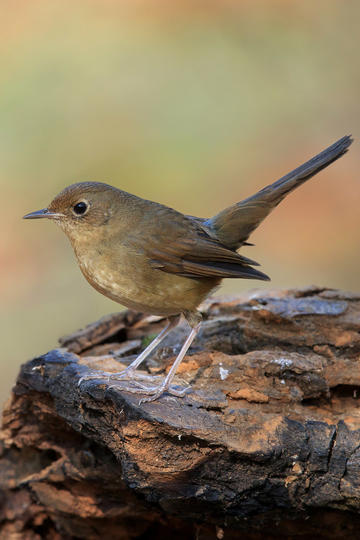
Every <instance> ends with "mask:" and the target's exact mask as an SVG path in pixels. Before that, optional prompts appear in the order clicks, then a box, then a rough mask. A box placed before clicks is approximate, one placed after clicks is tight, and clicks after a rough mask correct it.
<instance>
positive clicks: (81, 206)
mask: <svg viewBox="0 0 360 540" xmlns="http://www.w3.org/2000/svg"><path fill="white" fill-rule="evenodd" d="M87 209H88V205H87V204H86V202H84V201H81V202H78V203H77V204H75V206H74V207H73V211H74V214H76V215H77V216H82V215H84V214H85V212H86V211H87Z"/></svg>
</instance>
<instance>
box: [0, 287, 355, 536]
mask: <svg viewBox="0 0 360 540" xmlns="http://www.w3.org/2000/svg"><path fill="white" fill-rule="evenodd" d="M204 314H205V317H206V320H205V322H204V324H203V327H202V330H201V332H200V335H199V338H198V339H197V340H196V342H194V345H193V347H192V348H191V351H190V354H189V355H188V356H187V357H186V358H185V360H184V362H183V364H182V365H181V366H180V369H179V373H178V375H177V380H178V381H179V383H181V382H182V383H183V382H184V381H185V382H186V383H188V384H190V385H191V389H190V391H188V392H187V394H186V395H185V397H183V398H176V397H174V396H170V395H164V396H162V397H161V398H160V399H159V400H157V401H154V402H150V403H143V404H141V405H139V395H136V394H131V393H129V392H126V391H124V390H123V389H122V384H123V383H122V382H118V383H116V384H115V385H114V383H113V382H112V383H111V384H109V383H108V382H107V380H106V379H104V378H101V376H99V378H98V379H93V380H87V381H83V382H82V383H81V384H80V386H79V385H78V382H79V379H80V378H81V377H83V376H84V375H86V374H89V373H96V370H99V369H102V370H106V371H119V370H120V369H122V368H123V367H124V366H125V365H128V364H129V362H130V361H131V360H132V359H133V358H134V355H136V353H138V352H139V350H141V349H142V348H143V347H144V346H145V345H146V343H148V342H149V340H150V339H151V338H152V336H153V335H155V334H156V333H157V332H158V331H159V330H160V329H161V328H162V327H163V326H164V324H165V321H164V320H162V319H161V318H159V317H149V316H146V315H142V314H139V313H134V312H131V311H125V312H122V313H118V314H114V315H110V316H107V317H105V318H103V319H101V320H100V321H98V322H96V323H94V324H91V325H89V326H88V327H86V328H85V329H84V330H81V331H79V332H76V333H74V334H73V335H71V336H68V337H66V338H62V339H61V340H60V345H61V347H60V348H57V349H54V350H52V351H50V352H48V353H47V354H45V355H43V356H40V357H38V358H34V359H33V360H31V361H29V362H27V363H26V364H24V365H23V366H22V368H21V371H20V373H19V376H18V378H17V382H16V386H15V388H14V389H13V392H12V395H11V397H10V399H9V401H8V403H7V404H6V406H5V410H4V413H3V428H2V432H1V454H0V482H1V498H0V505H1V511H0V522H1V529H0V530H1V538H6V539H14V540H15V539H21V540H23V539H25V540H27V539H29V540H30V539H31V540H33V539H51V540H53V539H55V540H56V539H62V538H87V539H88V538H90V539H97V538H120V539H135V538H139V539H140V538H141V539H150V538H160V539H161V538H168V537H169V535H171V536H172V537H173V538H174V539H177V538H197V539H199V540H200V539H201V540H204V539H211V538H214V539H216V538H218V539H221V538H225V539H233V538H239V537H241V538H244V539H252V540H257V539H260V538H261V539H264V538H269V539H271V538H277V539H279V538H295V537H296V538H314V536H315V535H316V536H317V537H318V538H320V539H321V538H324V539H325V538H326V539H327V538H345V539H346V538H354V537H355V538H357V537H358V530H359V526H360V515H359V511H360V401H359V399H360V295H358V294H354V293H347V292H343V291H337V290H331V289H325V288H317V287H311V288H307V289H302V290H290V291H268V292H263V291H260V292H257V293H252V294H249V295H247V296H244V297H236V298H235V297H231V298H227V299H224V298H223V299H219V298H214V299H212V300H210V301H209V302H208V303H207V304H206V305H205V306H204ZM187 332H188V328H187V326H186V323H185V322H184V324H182V325H180V327H179V328H178V329H177V330H175V331H174V332H173V333H172V334H170V336H169V337H168V338H167V340H166V341H165V342H164V345H163V346H162V347H161V348H159V349H158V350H157V352H156V353H155V354H154V355H153V357H152V358H151V359H150V360H149V361H148V362H147V366H146V368H147V370H148V371H149V372H150V373H153V374H156V375H159V376H160V375H161V374H163V373H165V372H166V370H167V369H169V366H170V365H171V362H172V360H173V359H174V355H175V354H176V353H177V352H178V350H179V346H180V345H181V343H182V342H183V339H184V336H185V334H186V333H187Z"/></svg>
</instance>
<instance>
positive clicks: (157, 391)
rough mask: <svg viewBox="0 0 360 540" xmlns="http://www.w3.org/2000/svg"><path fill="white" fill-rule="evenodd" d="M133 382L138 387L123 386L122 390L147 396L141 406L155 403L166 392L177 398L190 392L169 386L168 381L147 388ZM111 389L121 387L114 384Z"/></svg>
mask: <svg viewBox="0 0 360 540" xmlns="http://www.w3.org/2000/svg"><path fill="white" fill-rule="evenodd" d="M153 380H154V379H153ZM133 382H134V383H135V384H136V387H134V386H123V385H121V390H123V391H125V392H131V393H132V394H145V395H146V397H143V398H141V399H140V401H139V405H141V404H142V403H147V402H149V401H155V400H156V399H158V398H159V397H160V396H162V395H163V394H164V393H165V392H167V393H168V394H171V395H173V396H176V397H184V395H185V394H186V392H187V391H188V390H189V388H188V387H187V388H179V387H178V386H172V385H168V384H166V381H164V382H163V383H162V384H160V385H159V386H146V385H144V384H142V383H141V382H139V381H133ZM109 388H119V387H118V386H117V385H115V384H114V385H111V386H109Z"/></svg>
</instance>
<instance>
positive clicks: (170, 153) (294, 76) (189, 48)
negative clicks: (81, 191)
mask: <svg viewBox="0 0 360 540" xmlns="http://www.w3.org/2000/svg"><path fill="white" fill-rule="evenodd" d="M1 12H2V14H1V20H0V36H1V38H0V41H1V51H0V62H1V92H0V114H1V122H0V137H1V145H0V152H1V161H0V162H1V168H0V170H1V172H0V182H1V199H0V200H1V212H0V219H1V231H2V232H1V241H0V242H1V243H0V247H1V265H0V273H1V276H0V277H1V279H0V290H1V314H0V317H1V318H0V323H1V324H0V328H1V333H2V337H1V345H2V366H1V370H2V377H1V381H0V401H1V402H3V401H4V399H6V397H7V396H8V394H9V389H10V387H11V384H12V383H13V380H14V378H15V375H16V373H17V371H18V369H19V364H20V363H22V362H24V361H25V360H27V359H29V358H30V357H31V356H34V355H36V354H41V353H44V352H46V351H47V350H48V349H50V348H53V347H54V346H56V345H57V338H58V337H59V336H61V335H63V334H65V333H69V332H71V331H73V330H75V329H77V328H78V327H82V326H84V325H85V324H87V323H89V322H91V321H93V320H95V319H97V318H99V317H101V316H102V315H104V314H106V313H109V312H112V311H116V310H118V309H119V306H118V305H116V304H115V303H113V302H111V301H110V300H107V299H106V298H104V297H103V296H101V295H100V294H98V293H97V292H96V291H95V290H93V289H91V287H90V286H89V285H88V284H87V283H86V282H85V280H84V279H83V277H82V276H81V274H80V271H79V269H78V268H77V266H76V264H75V262H74V257H73V254H72V251H71V249H70V246H69V245H68V243H67V240H66V238H65V236H64V235H63V234H62V233H61V231H60V230H58V229H57V228H56V227H54V226H53V225H52V224H51V223H48V222H44V221H41V222H40V221H39V222H25V221H22V220H21V216H22V215H23V214H25V213H27V212H29V211H32V210H37V209H39V208H42V207H44V206H46V205H47V204H48V203H49V202H50V200H51V199H52V198H53V196H55V195H56V194H57V193H58V192H59V191H60V190H61V189H62V188H63V187H65V186H66V185H68V184H70V183H72V182H77V181H81V180H101V181H106V182H108V183H111V184H113V185H115V186H117V187H119V188H122V189H124V190H127V191H130V192H133V193H135V194H137V195H140V196H143V197H145V198H149V199H152V200H156V201H159V202H162V203H165V204H168V205H170V206H173V207H175V208H176V209H178V210H180V211H183V212H185V213H189V214H193V215H198V216H210V215H212V214H214V213H216V212H218V211H219V210H220V209H222V208H224V207H226V206H228V205H230V204H232V203H234V202H235V201H238V200H240V199H242V198H244V197H246V196H248V195H250V194H252V193H253V192H255V191H256V190H258V189H259V188H261V187H263V186H264V185H266V184H268V183H270V182H272V181H273V180H275V179H277V178H278V177H280V176H282V175H283V174H285V173H287V172H288V171H289V170H291V169H293V168H294V167H296V166H297V165H299V164H300V163H302V162H303V161H305V160H306V159H308V158H310V157H311V156H312V155H314V154H315V153H317V152H319V151H320V150H322V149H323V148H325V147H326V146H327V145H329V144H331V143H332V142H334V141H335V140H336V139H337V138H339V137H341V136H342V135H345V134H348V133H353V135H354V137H355V143H354V144H353V146H352V148H351V149H350V152H349V154H347V155H346V156H345V157H343V158H342V159H341V160H340V161H338V162H337V163H335V164H334V165H332V166H331V167H330V168H329V169H327V170H326V171H324V172H321V173H320V174H319V176H317V177H316V178H314V179H312V180H311V181H310V182H309V183H308V184H306V186H304V187H302V188H300V190H299V191H296V192H295V194H293V195H291V196H289V198H287V199H286V201H285V202H283V203H282V204H281V206H280V207H279V208H278V209H276V210H275V211H274V213H273V214H272V215H271V216H270V217H269V218H268V219H267V220H266V222H265V223H264V224H263V226H262V227H261V228H260V229H259V230H258V231H256V233H255V234H254V235H253V236H252V240H253V241H254V242H255V243H256V247H253V248H247V249H246V250H244V254H245V255H248V256H250V257H251V258H254V259H255V260H258V261H259V262H261V263H262V268H263V269H264V271H265V272H266V273H268V274H270V276H271V277H272V280H273V281H272V284H271V286H272V287H298V286H304V285H308V284H312V283H314V284H318V285H326V286H330V287H339V288H345V289H352V290H358V291H359V277H358V272H359V262H360V253H359V240H360V238H359V237H360V233H359V223H360V217H359V206H360V183H359V178H358V170H359V166H360V158H359V142H358V138H359V129H358V126H359V107H360V105H359V103H360V64H359V52H358V51H359V45H360V43H359V21H360V4H359V2H358V1H347V2H343V1H342V0H318V1H317V2H314V1H313V0H311V1H309V0H301V1H298V2H296V1H295V2H288V1H285V0H283V1H280V0H278V1H269V0H263V1H259V0H251V1H250V0H249V1H240V0H239V1H235V0H234V1H230V0H218V1H211V0H207V1H203V2H202V1H183V0H181V1H180V0H179V1H175V0H171V1H168V2H166V1H165V0H163V1H160V0H159V1H155V0H154V1H151V0H143V1H136V0H131V1H130V0H129V1H117V2H115V1H107V0H98V1H96V0H82V1H81V0H79V1H77V2H69V1H66V0H52V1H51V2H48V1H46V0H37V1H33V2H28V1H25V0H18V1H16V2H13V1H11V2H10V1H5V2H3V3H2V10H1ZM262 286H263V285H262V284H259V282H251V281H241V280H237V281H235V280H234V281H231V280H228V281H227V282H225V283H224V287H223V289H222V292H227V293H228V292H232V291H238V292H241V291H243V290H245V289H248V288H253V287H262ZM264 286H265V287H266V286H269V285H266V284H265V285H264Z"/></svg>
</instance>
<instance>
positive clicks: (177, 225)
mask: <svg viewBox="0 0 360 540" xmlns="http://www.w3.org/2000/svg"><path fill="white" fill-rule="evenodd" d="M352 141H353V140H352V138H351V136H350V135H347V136H345V137H342V138H341V139H339V140H338V141H337V142H335V143H334V144H332V145H331V146H329V147H328V148H326V149H325V150H323V151H322V152H320V153H319V154H317V155H316V156H315V157H313V158H312V159H310V160H309V161H307V162H306V163H304V164H303V165H301V166H299V167H298V168H296V169H294V170H293V171H292V172H290V173H288V174H286V175H285V176H283V177H282V178H280V179H279V180H277V181H276V182H274V183H272V184H270V185H268V186H266V187H264V188H263V189H261V190H260V191H258V192H257V193H255V195H252V196H250V197H248V198H246V199H244V200H242V201H240V202H238V203H236V204H233V205H232V206H230V207H228V208H225V209H224V210H222V211H221V212H219V213H218V214H216V215H215V216H214V217H212V218H198V217H194V216H188V215H184V214H182V213H180V212H178V211H176V210H174V209H172V208H170V207H168V206H165V205H163V204H160V203H157V202H153V201H149V200H145V199H142V198H140V197H138V196H136V195H132V194H130V193H127V192H125V191H122V190H120V189H118V188H116V187H113V186H111V185H108V184H105V183H102V182H79V183H75V184H72V185H70V186H68V187H66V188H65V189H64V190H63V191H61V193H59V194H58V195H57V196H56V197H55V198H54V199H53V201H52V202H51V203H50V204H49V206H48V207H46V208H43V209H42V210H38V211H35V212H31V213H29V214H26V215H25V216H24V219H39V218H46V219H50V220H51V221H54V222H55V223H56V224H57V225H59V226H60V228H61V229H62V230H63V231H64V233H65V234H66V235H67V237H68V238H69V240H70V243H71V245H72V247H73V250H74V252H75V256H76V259H77V262H78V264H79V267H80V269H81V271H82V273H83V275H84V276H85V278H86V279H87V281H88V282H89V283H90V284H91V285H92V286H93V287H94V288H95V289H96V290H97V291H99V292H100V293H102V294H103V295H105V296H107V297H108V298H110V299H112V300H114V301H115V302H118V303H119V304H122V305H123V306H126V307H128V308H131V309H134V310H138V311H141V312H143V313H148V314H152V315H159V316H162V317H165V318H166V319H167V324H166V326H165V327H164V328H163V330H162V331H161V332H160V334H159V335H158V336H157V337H156V338H155V339H154V340H153V341H152V342H151V343H150V344H149V345H148V346H147V347H146V348H145V350H143V351H142V352H141V354H140V355H139V356H138V357H137V358H136V359H135V360H134V361H133V362H132V363H131V364H130V365H129V366H128V367H127V368H126V369H124V370H123V371H121V372H119V373H106V372H101V373H102V374H103V375H104V376H107V378H108V380H109V381H119V380H123V381H125V387H124V389H125V390H128V391H129V392H135V393H141V394H143V396H144V397H143V399H142V400H141V402H146V401H153V400H156V399H158V398H159V397H160V396H162V395H163V394H164V393H165V392H167V393H169V394H172V395H175V396H177V397H182V396H184V394H185V393H186V392H187V390H188V389H187V388H180V389H179V387H178V386H176V385H173V384H172V382H173V379H174V376H175V373H176V370H177V368H178V367H179V365H180V363H181V361H182V360H183V358H184V356H185V355H186V353H187V351H188V349H189V347H190V345H191V344H192V342H193V340H194V339H195V337H196V335H197V334H198V332H199V330H200V326H201V321H202V314H201V312H200V311H199V309H198V306H199V305H200V304H201V303H202V302H203V301H204V300H205V299H206V298H207V297H208V296H209V295H210V294H211V293H212V292H213V291H214V290H215V289H217V288H218V286H219V285H220V283H221V281H222V279H223V278H243V279H256V280H265V281H266V280H269V279H270V278H269V277H268V276H267V275H266V274H264V273H263V272H261V271H260V270H259V269H258V268H256V267H258V266H259V264H258V263H257V262H255V261H254V260H252V259H249V258H248V257H245V256H244V255H241V254H240V253H238V250H239V248H241V247H242V246H247V245H253V244H250V243H249V242H248V239H249V237H250V235H251V234H252V232H253V231H254V230H255V229H256V228H257V227H258V226H259V225H260V223H261V222H262V221H263V220H264V219H265V218H266V216H268V215H269V214H270V212H271V211H272V210H273V209H274V208H275V207H276V206H277V205H278V204H279V203H280V202H281V201H282V200H283V199H284V198H285V197H286V196H287V195H288V194H289V193H290V192H291V191H293V190H294V189H296V188H297V187H299V186H300V185H302V184H303V183H304V182H306V181H307V180H309V179H310V178H311V177H312V176H314V175H315V174H317V173H318V172H320V171H321V170H322V169H324V168H325V167H327V166H328V165H330V164H331V163H333V162H334V161H336V160H337V159H339V158H340V157H341V156H343V155H344V154H345V153H346V152H347V151H348V149H349V146H350V145H351V143H352ZM182 316H183V317H185V319H186V320H187V322H188V323H189V326H190V333H189V335H188V337H187V339H186V341H185V343H183V345H182V347H181V349H180V352H179V354H178V355H177V357H176V359H175V361H174V363H173V364H172V366H171V368H170V370H169V372H168V373H167V375H166V376H165V377H164V378H163V380H162V382H161V383H160V384H156V383H155V382H154V380H155V379H156V381H157V380H158V378H155V377H151V376H150V375H148V376H143V377H141V376H140V374H139V371H135V370H136V369H137V368H138V367H139V366H140V364H141V363H142V362H143V361H144V360H145V359H146V358H147V357H148V356H149V355H150V354H151V352H152V351H153V350H154V349H155V347H157V346H158V345H159V343H160V342H161V341H162V340H163V339H164V338H165V337H166V336H167V335H168V334H169V332H171V330H173V329H174V328H175V327H176V326H177V324H178V323H179V321H180V319H181V317H182ZM91 378H99V376H97V377H96V375H88V376H85V377H82V378H81V379H80V382H82V381H83V380H84V379H91ZM126 381H130V384H129V385H128V386H126ZM134 381H135V384H134ZM144 381H145V382H144ZM131 383H132V384H131Z"/></svg>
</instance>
